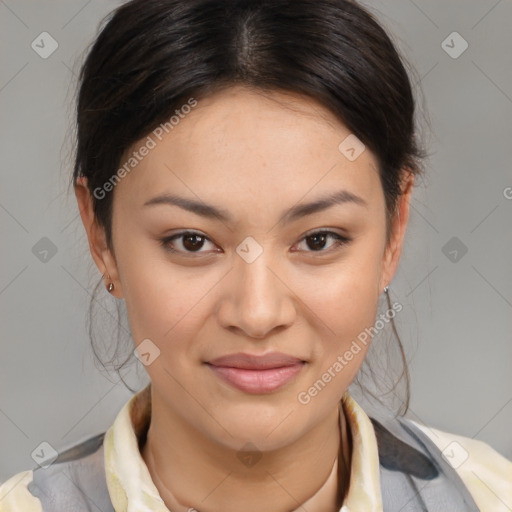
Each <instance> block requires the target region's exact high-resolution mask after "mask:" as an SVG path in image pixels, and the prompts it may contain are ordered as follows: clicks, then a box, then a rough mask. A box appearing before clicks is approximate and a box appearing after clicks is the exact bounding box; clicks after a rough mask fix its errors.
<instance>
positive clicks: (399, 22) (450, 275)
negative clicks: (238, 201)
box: [0, 0, 512, 481]
mask: <svg viewBox="0 0 512 512" xmlns="http://www.w3.org/2000/svg"><path fill="white" fill-rule="evenodd" d="M118 4H119V2H113V1H99V0H89V1H84V0H79V1H78V0H73V1H66V2H64V1H53V2H49V1H47V2H41V1H38V0H30V1H29V0H22V1H14V0H5V1H4V0H0V17H1V32H0V34H1V36H0V40H1V46H0V48H1V53H2V73H1V78H0V104H1V113H2V120H3V122H2V128H1V129H2V132H1V155H2V160H1V164H2V168H1V180H2V188H1V193H0V220H1V237H2V260H1V261H2V265H1V274H0V302H1V311H2V323H1V360H0V382H1V395H0V429H1V433H2V435H1V447H0V460H1V461H2V466H1V471H0V481H4V480H5V479H7V478H8V477H9V476H11V475H12V474H14V473H15V472H18V471H22V470H25V469H30V468H33V467H35V462H34V460H33V459H32V458H31V453H32V452H33V451H34V450H35V449H36V447H37V446H38V445H39V444H40V443H41V442H42V441H47V442H49V443H50V444H51V445H52V446H55V447H56V448H57V449H60V448H61V447H64V446H68V445H70V444H74V443H75V442H78V441H80V440H83V439H85V438H87V437H88V436H90V435H93V434H95V433H98V432H100V431H104V430H105V429H106V428H108V427H109V426H110V424H111V423H112V421H113V420H114V418H115V416H116V414H117V413H118V411H119V409H120V408H121V406H122V405H123V404H124V403H125V401H126V400H127V399H128V398H129V397H130V396H131V393H130V392H129V391H128V390H126V389H125V388H124V386H123V384H122V383H121V382H120V381H119V379H118V377H117V376H116V375H115V374H114V373H113V374H112V375H111V376H110V377H109V376H108V375H105V374H102V373H100V372H99V371H98V369H97V368H96V366H95V365H94V363H93V357H92V352H91V349H90V346H89V340H88V335H87V330H86V324H85V319H86V313H87V307H88V302H89V298H90V294H91V292H92V288H93V286H94V284H95V283H96V282H97V281H98V279H99V278H100V275H99V272H98V271H97V269H96V267H95V266H94V264H93V262H92V258H91V257H90V254H89V249H88V246H87V243H86V239H85V232H84V230H83V227H82V224H81V221H80V219H79V216H78V210H77V207H76V201H75V198H74V194H73V193H72V190H70V194H68V192H67V180H68V177H69V175H70V173H71V167H72V160H71V150H72V148H71V139H70V133H71V130H72V114H73V104H72V100H73V94H74V86H75V80H76V74H77V71H78V67H79V64H80V57H81V55H82V53H83V52H84V50H85V48H86V46H87V45H88V44H89V42H90V41H91V40H92V38H93V36H94V34H95V33H96V30H97V27H98V23H99V21H100V19H101V18H102V17H103V15H104V14H106V13H107V12H109V11H110V10H111V9H113V8H114V7H115V6H117V5H118ZM365 4H366V5H368V6H370V8H371V10H372V11H374V12H375V13H376V14H377V16H378V17H379V19H380V20H381V21H382V22H383V23H384V25H386V26H387V27H388V28H389V29H391V31H392V32H393V34H394V39H395V41H396V42H397V43H398V44H399V46H400V48H401V50H402V52H403V54H404V55H405V57H406V58H407V60H408V61H409V62H410V63H411V64H412V65H413V66H414V67H415V68H416V70H417V72H416V76H415V79H414V80H415V82H417V83H418V84H420V85H421V88H422V90H423V95H424V97H423V99H421V98H420V103H424V106H425V109H426V110H427V111H428V113H429V116H430V124H431V131H430V132H427V133H426V136H427V142H428V147H429V151H430V153H431V158H430V160H429V162H428V165H427V176H426V179H425V180H424V181H423V182H420V183H419V184H418V185H419V186H418V187H417V189H416V190H415V192H414V196H413V200H412V209H411V220H410V224H409V228H408V233H407V237H406V245H405V250H404V254H403V257H402V262H401V267H400V269H399V271H398V274H397V276H396V277H395V279H394V280H393V282H392V283H391V292H392V295H391V297H392V299H393V300H399V301H400V302H401V303H402V304H403V305H404V310H403V311H402V312H401V313H400V316H399V318H398V319H397V327H398V329H399V332H400V334H401V338H402V340H403V342H404V343H405V345H406V348H407V351H408V355H409V358H410V367H411V374H412V401H411V407H410V411H409V414H408V415H409V416H410V417H411V418H413V419H416V420H418V421H420V422H423V423H426V424H427V425H431V426H434V427H437V428H440V429H442V430H446V431H449V432H453V433H457V434H461V435H464V436H468V437H474V438H476V439H480V440H483V441H485V442H488V443H490V444H491V445H492V446H493V447H494V448H495V449H497V450H498V451H500V452H501V453H502V454H503V455H505V456H506V457H508V458H510V459H512V440H511V437H510V425H511V424H512V385H511V384H512V375H511V372H510V363H511V361H512V343H511V334H510V333H511V332H512V315H511V312H512V309H511V308H512V286H511V282H512V265H510V262H511V261H512V243H511V239H512V230H511V229H510V227H511V222H510V220H511V218H512V217H511V210H512V200H511V199H510V197H511V196H512V190H511V189H510V188H507V187H512V173H511V170H510V162H511V161H512V144H511V141H512V137H511V135H512V130H511V124H512V123H511V121H512V99H511V98H512V66H511V64H512V62H511V61H512V52H511V51H510V49H511V48H512V32H511V31H510V26H511V24H512V2H511V1H510V0H501V1H496V0H479V1H476V0H471V1H464V2H463V1H461V0H457V1H456V0H451V1H441V0H438V1H431V0H429V1H427V0H415V1H412V0H408V1H405V0H403V1H393V2H386V3H384V2H379V1H371V2H366V3H365ZM44 31H46V32H48V33H49V34H51V36H52V37H53V38H54V39H55V40H56V41H57V42H58V48H57V50H56V51H55V52H54V53H53V54H52V55H50V56H49V57H48V58H46V59H43V58H42V57H40V56H39V55H38V53H36V51H34V50H33V49H32V47H31V43H32V41H34V40H36V42H37V40H40V38H38V36H39V35H40V34H41V33H42V32H44ZM454 31H456V32H458V33H459V34H460V35H461V36H462V37H463V38H464V40H465V41H467V43H468V45H469V46H468V48H467V50H466V51H464V52H463V53H462V54H461V55H460V56H458V57H457V58H453V56H450V55H449V54H448V53H447V52H446V51H445V50H444V49H443V47H442V42H443V41H444V40H446V38H447V37H448V36H449V35H450V34H451V33H452V32H454ZM452 39H453V37H452ZM452 39H450V38H448V40H447V42H446V43H445V47H446V45H449V46H452V47H453V48H451V50H450V49H449V48H448V50H449V51H451V52H452V53H453V52H458V51H460V49H461V48H462V46H461V44H462V42H463V41H462V40H461V39H457V38H456V39H453V42H452ZM48 47H49V46H48V45H46V48H48ZM507 196H508V198H507ZM44 237H46V238H48V239H49V240H51V242H52V244H54V246H55V249H56V251H57V252H56V253H55V254H52V252H51V251H50V252H49V253H48V254H47V255H46V256H44V254H43V253H41V247H43V248H44V247H46V246H48V241H46V240H45V241H42V242H41V241H40V240H41V239H42V238H44ZM453 237H455V238H453ZM38 243H39V244H40V245H36V244H38ZM41 244H42V245H41ZM446 244H448V245H446ZM34 246H35V249H34ZM55 249H54V250H55ZM465 249H466V250H467V253H465V254H463V253H464V250H465ZM454 250H455V251H456V253H455V252H453V251H454ZM450 251H451V253H450ZM45 258H46V261H42V259H43V260H44V259H45ZM100 298H101V300H102V301H103V300H105V301H106V302H105V303H103V302H102V304H103V306H104V307H106V308H107V309H108V308H109V307H110V306H109V304H110V305H111V301H112V300H113V299H112V298H111V297H109V296H108V294H107V293H106V291H105V290H104V289H102V291H101V294H100ZM109 301H110V302H109ZM100 309H101V307H100ZM107 316H108V315H107ZM106 341H107V340H106ZM107 342H108V341H107ZM136 362H137V365H139V366H138V371H137V372H136V371H133V370H132V371H130V372H129V373H128V374H127V377H126V379H127V381H129V382H130V384H131V385H132V386H135V387H137V388H140V387H141V386H142V385H144V384H145V383H146V382H147V377H146V375H145V371H144V368H143V366H142V365H141V364H140V363H139V362H138V361H136Z"/></svg>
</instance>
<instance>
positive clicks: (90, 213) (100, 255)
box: [74, 176, 123, 299]
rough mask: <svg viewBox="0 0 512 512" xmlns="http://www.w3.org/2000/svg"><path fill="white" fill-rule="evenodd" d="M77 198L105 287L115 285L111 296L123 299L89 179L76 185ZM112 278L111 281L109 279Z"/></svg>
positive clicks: (116, 271) (78, 180)
mask: <svg viewBox="0 0 512 512" xmlns="http://www.w3.org/2000/svg"><path fill="white" fill-rule="evenodd" d="M74 188H75V196H76V200H77V202H78V209H79V210H80V217H81V218H82V223H83V225H84V228H85V231H86V233H87V239H88V241H89V249H90V251H91V255H92V257H93V259H94V262H95V263H96V266H97V267H98V270H99V271H100V272H101V274H102V275H103V276H104V279H105V285H108V284H109V283H110V282H112V283H114V289H113V290H112V293H111V295H114V296H115V297H117V298H119V299H120V298H122V297H123V294H122V289H121V283H120V281H119V274H118V270H117V264H116V261H115V257H114V255H113V254H112V251H110V249H109V248H108V245H107V238H106V234H105V229H104V228H103V226H101V225H99V224H98V221H97V219H96V216H95V214H94V208H93V198H92V197H91V193H90V191H89V188H88V186H87V178H85V177H83V176H80V177H79V178H77V180H76V183H75V186H74ZM109 276H110V279H109V278H108V277H109Z"/></svg>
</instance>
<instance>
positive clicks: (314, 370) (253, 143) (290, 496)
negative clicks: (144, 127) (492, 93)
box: [75, 86, 413, 512]
mask: <svg viewBox="0 0 512 512" xmlns="http://www.w3.org/2000/svg"><path fill="white" fill-rule="evenodd" d="M349 134H350V131H349V130H348V129H347V127H346V126H344V125H343V124H342V123H340V122H339V121H338V120H337V119H336V118H335V117H334V115H333V114H332V113H330V112H329V111H328V110H326V109H325V108H324V107H322V106H321V105H319V104H318V103H316V102H315V101H313V100H312V99H310V98H305V97H302V96H299V95H295V94H289V93H287V94H284V93H282V92H279V93H278V92H272V93H266V94H265V95H263V94H262V93H261V92H260V93H256V92H254V91H251V90H249V89H246V88H243V87H241V86H236V87H231V88H229V89H226V90H223V91H221V92H218V93H216V94H214V95H213V96H209V97H208V98H205V99H201V100H200V101H199V102H198V105H197V106H196V107H195V108H193V109H192V111H191V112H190V113H189V114H188V115H187V116H186V117H185V118H184V119H182V120H181V121H180V123H179V124H178V125H176V126H175V127H174V129H173V130H172V131H170V133H169V134H166V135H165V136H164V137H163V139H162V141H160V142H158V144H157V146H156V147H155V148H154V149H152V150H151V151H150V153H149V154H148V155H147V156H146V157H145V158H144V159H143V160H142V161H141V162H140V163H139V164H138V166H137V167H136V168H135V169H134V170H133V171H132V172H131V173H129V174H128V175H127V176H126V177H124V178H123V179H122V180H121V181H120V182H119V183H118V184H117V186H116V187H115V189H114V206H113V246H114V252H112V251H110V250H109V249H108V247H107V244H106V240H105V233H104V230H103V229H102V228H101V226H100V225H99V224H98V222H97V220H96V219H95V217H94V214H93V210H92V201H91V196H90V194H89V192H88V190H87V188H86V181H85V179H81V180H79V182H78V183H77V185H76V186H75V193H76V197H77V201H78V205H79V209H80V211H81V217H82V221H83V224H84V227H85V230H86V232H87V236H88V240H89V246H90V250H91V254H92V256H93V258H94V261H95V262H96V265H97V266H98V269H99V270H100V272H101V273H102V274H103V273H107V274H108V275H109V276H110V280H109V281H112V282H113V283H114V285H115V289H114V291H113V295H114V296H115V297H117V298H118V299H124V300H125V301H126V307H127V311H128V316H129V321H130V326H131V329H132V333H133V338H134V340H135V343H136V345H138V344H139V343H140V342H142V340H144V339H147V338H149V339H150V340H152V342H153V343H154V344H155V345H156V346H158V348H159V350H160V355H159V357H157V358H156V359H155V360H154V361H153V362H152V363H151V364H150V365H148V366H146V367H145V368H146V370H147V372H148V375H149V377H150V379H151V382H152V388H151V393H152V396H151V398H152V418H151V425H150V428H149V431H148V440H147V443H146V444H145V446H144V448H143V449H142V456H143V458H144V460H145V461H146V464H147V465H148V469H149V471H150V474H151V475H152V478H153V481H154V482H155V485H156V486H157V488H158V490H159V492H160V494H161V496H162V499H163V500H164V502H165V503H166V504H167V506H168V507H170V499H169V495H170V494H169V493H170V492H171V493H172V494H173V495H174V496H175V497H176V498H177V499H178V501H179V502H180V503H182V504H183V505H185V506H187V507H188V506H191V507H195V508H196V509H198V510H200V511H201V512H205V511H206V512H208V511H218V510H223V511H226V512H231V511H233V512H234V511H239V510H248V511H250V512H264V511H265V512H266V511H268V510H275V511H287V510H293V509H295V508H297V507H298V506H299V505H300V503H303V502H304V501H306V500H307V499H308V498H309V497H311V496H312V495H313V494H314V493H315V492H316V491H317V490H318V489H319V488H320V487H321V486H322V484H323V483H324V481H325V480H326V478H327V476H328V475H329V473H330V471H331V468H332V465H333V462H334V460H335V457H336V455H337V453H338V449H339V445H340V436H339V430H338V425H339V413H338V407H339V402H340V399H341V397H342V395H343V393H344V392H345V391H346V389H347V388H348V386H349V384H350V383H351V382H352V380H353V378H354V377H355V375H356V373H357V371H358V369H359V368H360V366H361V364H362V363H363V360H364V357H365V355H366V352H367V347H366V348H365V347H364V346H362V348H363V349H362V350H361V351H360V352H359V353H358V354H356V355H354V358H353V359H352V361H350V362H349V363H348V364H347V365H346V366H345V367H344V368H343V371H341V372H339V373H337V374H336V377H335V378H333V379H332V381H331V382H330V383H329V384H328V385H326V386H325V388H324V389H323V390H322V391H321V392H320V393H318V395H317V396H315V397H314V398H312V399H311V401H310V402H309V403H308V404H306V405H303V404H301V403H299V401H298V400H297V395H298V394H299V392H301V391H305V390H307V389H308V388H309V387H310V386H311V385H312V384H313V383H314V382H315V381H316V380H317V379H319V378H320V377H321V375H322V374H323V373H324V372H325V371H326V370H327V368H329V367H330V366H332V365H333V363H334V362H335V361H336V358H337V357H338V356H339V355H342V354H343V353H344V352H345V351H346V350H347V349H348V348H349V346H350V344H351V342H352V341H353V340H354V339H356V338H357V335H358V334H359V333H361V332H362V331H364V329H365V328H367V327H371V326H372V325H373V324H374V322H375V318H376V315H377V306H378V299H379V296H380V294H381V293H382V291H383V288H384V287H385V286H386V285H388V284H389V283H390V281H391V280H392V278H393V276H394V274H395V272H396V269H397V266H398V262H399V259H400V254H401V251H402V246H403V239H404V235H405V231H406V226H407V222H408V217H409V204H410V197H411V192H412V187H413V176H412V175H411V174H410V173H405V176H406V179H404V181H403V188H402V190H403V194H402V195H401V197H400V199H399V203H398V205H397V214H396V215H395V216H394V217H393V222H392V228H393V229H392V237H391V240H390V243H389V244H387V245H386V238H385V235H386V231H385V228H386V224H385V199H384V193H383V189H382V186H381V183H380V180H379V176H378V173H377V165H376V159H375V157H374V155H373V154H372V153H371V152H370V151H369V150H368V149H366V150H365V151H364V152H363V153H362V154H361V155H360V156H359V157H358V158H357V159H356V160H355V161H349V160H348V159H347V158H346V157H345V156H344V155H343V154H342V153H341V152H340V151H339V150H338V145H339V144H340V142H341V141H342V140H343V139H345V137H347V136H348V135H349ZM144 140H145V138H144V139H142V140H141V141H140V142H139V143H137V144H134V145H133V147H132V148H130V150H129V151H127V153H126V156H128V154H129V153H131V151H133V150H135V149H137V148H139V147H140V146H141V144H142V143H143V141H144ZM123 163H124V162H121V165H122V164H123ZM341 189H346V190H349V191H350V192H352V193H353V194H356V195H357V196H360V197H361V198H363V199H364V201H365V202H366V203H367V206H362V205H359V204H356V203H350V202H346V203H344V204H339V205H336V206H333V207H330V208H329V209H326V210H324V211H321V212H317V213H314V214H311V215H308V216H305V217H302V218H299V219H297V220H295V221H292V222H289V223H285V222H278V220H279V218H280V216H281V214H282V212H283V211H284V210H287V209H289V208H291V207H292V206H295V205H296V204H297V203H306V202H310V201H314V200H315V199H317V198H319V197H321V196H324V195H325V194H329V193H332V192H333V191H337V190H341ZM162 193H172V194H176V195H180V196H183V197H187V198H191V199H195V200H198V199H199V200H200V201H203V202H205V203H209V204H214V205H216V206H217V207H219V208H222V209H223V210H226V211H228V212H229V213H230V214H231V215H232V216H233V219H234V222H233V223H228V222H222V221H219V220H218V219H206V218H203V217H201V216H198V215H196V214H194V213H192V212H189V211H186V210H184V209H181V208H179V207H177V206H170V205H156V206H155V205H154V206H146V207H144V206H143V205H144V203H145V202H146V201H147V200H149V199H151V198H153V197H155V196H157V195H160V194H162ZM185 229H190V230H194V231H198V232H200V234H202V235H204V236H206V239H199V242H201V240H202V241H203V242H202V245H201V243H199V244H198V245H197V246H196V247H197V249H196V252H194V245H193V242H194V240H192V243H190V241H189V242H188V243H187V239H186V237H185V238H183V237H182V238H178V239H175V240H174V242H170V244H171V246H172V247H174V248H175V249H176V250H177V251H179V252H178V253H175V254H173V253H171V252H169V251H166V250H165V249H164V248H163V247H162V246H161V245H160V240H161V239H162V238H164V237H166V236H171V235H173V234H176V233H178V232H179V231H183V230H185ZM322 229H323V230H328V231H332V232H334V233H338V234H340V235H342V236H347V237H349V238H350V239H351V241H350V242H348V243H347V244H345V245H341V246H339V247H337V246H336V239H335V238H332V237H327V238H326V239H325V242H324V245H323V246H322V244H321V243H318V242H317V243H316V245H315V240H311V238H305V237H306V234H307V235H308V236H310V233H308V232H310V231H313V230H315V231H318V230H322ZM247 236H251V237H253V238H254V239H255V240H256V241H257V242H258V244H259V245H260V246H261V248H262V249H263V252H262V254H261V255H260V256H259V257H258V258H257V259H256V260H255V261H253V262H252V263H247V262H246V261H245V260H244V259H242V258H241V257H240V256H239V255H238V254H237V252H236V248H237V246H239V244H240V243H241V242H242V241H243V240H244V239H245V238H246V237H247ZM197 251H199V252H197ZM274 350H275V351H280V352H283V353H285V354H290V355H293V356H295V357H299V358H300V359H302V360H304V361H306V364H305V365H304V367H303V368H302V370H301V371H300V373H299V374H298V375H297V376H296V377H295V378H294V379H293V380H292V381H290V382H288V383H287V384H286V385H285V386H284V387H282V388H280V389H278V390H276V391H273V392H271V393H267V394H257V395H254V394H247V393H244V392H242V391H239V390H237V389H235V388H233V387H231V386H230V385H229V384H226V383H225V382H224V381H222V380H220V379H219V378H218V377H217V376H216V375H215V374H214V372H212V371H211V369H210V368H209V367H208V366H207V365H205V364H204V362H205V361H208V360H212V359H213V358H216V357H220V356H222V355H227V354H231V353H235V352H247V353H251V354H264V353H267V352H270V351H274ZM170 432H172V435H170V434H169V433H170ZM247 442H251V443H252V444H254V445H255V446H256V447H257V448H258V450H259V451H260V452H261V453H262V455H263V456H262V458H261V459H260V460H259V461H258V462H257V463H256V464H255V465H254V466H251V467H247V466H245V465H244V464H242V462H241V461H240V459H239V458H238V457H237V454H238V453H239V451H240V450H241V448H242V447H243V446H244V445H245V444H246V443H247ZM347 449H348V448H347V446H344V450H345V451H347ZM226 477H227V478H226ZM343 480H344V482H345V484H344V485H347V484H346V482H347V481H348V475H346V474H345V475H344V477H343ZM333 499H334V497H333Z"/></svg>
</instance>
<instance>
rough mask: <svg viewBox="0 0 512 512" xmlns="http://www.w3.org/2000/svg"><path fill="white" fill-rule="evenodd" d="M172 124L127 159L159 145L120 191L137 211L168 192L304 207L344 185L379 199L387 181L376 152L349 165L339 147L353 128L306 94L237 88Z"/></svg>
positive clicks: (365, 153)
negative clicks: (308, 197)
mask: <svg viewBox="0 0 512 512" xmlns="http://www.w3.org/2000/svg"><path fill="white" fill-rule="evenodd" d="M178 112H180V111H178ZM185 112H187V113H185ZM166 127H167V129H165V127H162V125H161V127H160V129H157V130H156V131H153V132H152V133H150V134H149V138H150V139H151V143H150V144H146V143H147V142H148V140H149V139H148V138H144V139H141V141H139V142H138V143H136V144H134V145H133V146H132V147H131V148H130V149H129V151H127V152H126V154H125V156H124V160H125V161H126V160H127V159H128V158H129V157H130V155H131V154H132V152H133V151H134V150H135V151H137V149H138V148H140V147H141V146H143V145H145V144H146V145H150V146H151V149H150V150H149V151H148V152H147V154H146V156H144V157H143V158H142V159H141V160H140V162H138V163H137V166H136V167H135V168H134V170H133V171H131V172H130V173H129V175H128V176H127V177H126V178H125V179H123V180H122V181H121V182H120V183H119V185H118V187H117V189H118V190H116V195H118V196H119V198H120V199H121V200H122V201H128V202H129V203H130V204H131V206H133V207H140V206H141V205H142V204H143V203H144V201H145V200H147V199H148V198H149V196H151V195H155V194H157V193H161V192H175V193H182V194H184V195H187V196H189V197H191V196H193V195H197V196H198V197H199V198H201V197H202V196H205V197H208V198H209V199H212V200H215V198H218V201H216V202H218V203H219V202H223V203H226V202H230V203H231V202H243V201H244V200H248V199H254V198H256V197H257V198H260V199H261V200H265V201H270V200H272V198H275V199H277V200H280V201H281V200H282V199H283V198H285V197H289V198H290V200H292V201H293V200H294V201H295V202H296V201H299V200H300V198H301V197H302V196H304V195H305V194H307V193H308V192H309V191H311V194H314V193H315V191H318V192H322V191H324V192H325V191H328V190H333V189H340V188H346V189H349V190H351V191H353V192H354V193H358V195H365V196H366V197H367V198H368V200H369V201H370V202H371V195H372V194H374V193H375V187H376V185H377V184H378V183H379V178H378V174H377V165H376V161H375V158H374V156H373V155H372V154H371V152H370V151H369V150H365V151H363V152H362V153H361V155H360V156H359V157H358V158H357V159H355V160H353V161H351V160H349V159H348V158H347V157H346V156H345V155H344V154H343V152H341V151H340V149H339V146H340V143H342V141H344V140H345V139H346V138H347V137H348V136H351V132H350V130H349V129H348V128H347V127H346V126H345V125H344V124H343V123H341V122H340V121H339V120H338V119H337V118H336V117H335V116H334V114H332V113H331V112H330V111H329V110H327V109H326V108H324V107H323V106H322V105H320V104H319V103H317V102H316V101H314V100H313V99H311V98H307V97H304V96H300V95H298V94H291V93H283V92H275V91H274V92H271V93H268V92H266V93H261V92H259V91H258V92H256V91H253V90H249V89H247V88H244V87H238V86H237V87H231V88H229V89H225V90H223V91H220V92H218V93H216V94H214V95H212V96H209V97H206V98H204V99H200V100H197V104H196V105H195V106H194V107H193V108H190V109H188V108H187V109H183V110H182V111H181V115H179V116H178V115H176V116H174V119H173V124H172V125H171V124H168V125H166ZM122 163H123V162H121V165H122ZM214 202H215V201H214ZM287 202H288V201H287Z"/></svg>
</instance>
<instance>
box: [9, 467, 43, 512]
mask: <svg viewBox="0 0 512 512" xmlns="http://www.w3.org/2000/svg"><path fill="white" fill-rule="evenodd" d="M33 477H34V472H33V471H32V470H27V471H21V472H20V473H16V474H15V475H13V476H11V478H9V479H8V480H6V481H5V482H4V483H2V484H0V512H17V511H20V510H23V511H24V512H42V510H43V508H42V505H41V501H40V500H39V498H37V497H36V496H34V495H33V494H32V493H31V492H30V491H29V490H28V485H29V483H30V482H32V480H33Z"/></svg>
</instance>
